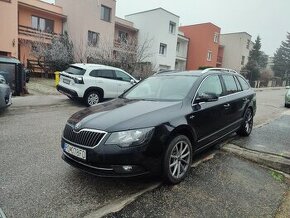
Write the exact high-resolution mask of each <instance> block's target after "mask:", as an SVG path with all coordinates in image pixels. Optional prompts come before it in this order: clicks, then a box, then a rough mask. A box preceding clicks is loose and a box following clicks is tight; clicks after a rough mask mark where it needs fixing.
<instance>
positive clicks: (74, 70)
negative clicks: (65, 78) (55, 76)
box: [64, 66, 86, 76]
mask: <svg viewBox="0 0 290 218" xmlns="http://www.w3.org/2000/svg"><path fill="white" fill-rule="evenodd" d="M64 72H66V73H69V74H72V75H81V76H82V75H84V74H85V72H86V70H85V69H83V68H80V67H75V66H70V67H69V68H67V69H66V70H65V71H64Z"/></svg>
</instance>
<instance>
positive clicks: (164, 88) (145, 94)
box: [123, 76, 197, 101]
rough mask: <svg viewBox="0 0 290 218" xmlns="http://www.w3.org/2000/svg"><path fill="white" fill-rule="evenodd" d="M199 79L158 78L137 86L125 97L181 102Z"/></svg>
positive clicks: (191, 77) (180, 77) (183, 77)
mask: <svg viewBox="0 0 290 218" xmlns="http://www.w3.org/2000/svg"><path fill="white" fill-rule="evenodd" d="M196 79H197V77H194V76H157V77H150V78H148V79H146V80H144V81H143V82H141V83H139V84H138V85H136V86H135V87H134V88H133V89H132V90H130V91H129V92H127V93H126V94H125V95H124V96H123V97H124V98H127V99H142V100H161V101H167V100H168V101H179V100H182V99H184V98H185V96H186V95H187V94H188V92H189V91H190V89H191V88H192V86H193V83H194V82H195V81H196Z"/></svg>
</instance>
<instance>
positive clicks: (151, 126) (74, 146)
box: [61, 68, 256, 184]
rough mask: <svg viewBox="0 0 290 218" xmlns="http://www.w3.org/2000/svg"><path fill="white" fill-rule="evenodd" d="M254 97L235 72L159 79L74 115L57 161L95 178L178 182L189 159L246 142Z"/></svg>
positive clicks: (216, 71)
mask: <svg viewBox="0 0 290 218" xmlns="http://www.w3.org/2000/svg"><path fill="white" fill-rule="evenodd" d="M255 112H256V94H255V92H254V91H253V90H252V89H251V87H250V85H249V84H248V82H247V81H246V80H245V78H244V77H242V76H241V75H240V74H238V73H236V72H235V71H232V70H228V69H221V68H211V69H207V70H204V71H201V70H197V71H189V72H169V73H168V72H164V73H159V74H156V75H154V76H152V77H149V78H148V79H146V80H143V81H142V82H140V83H138V84H137V85H136V86H134V87H132V88H131V89H129V90H128V91H127V92H125V93H124V94H122V95H121V96H120V97H119V98H117V99H114V100H112V101H109V102H104V103H102V104H100V105H97V106H94V107H90V108H87V109H85V110H82V111H80V112H78V113H76V114H74V115H73V116H72V117H71V118H70V119H69V120H68V122H67V124H66V126H65V129H64V132H63V137H62V142H61V147H62V149H63V155H62V158H63V159H64V160H65V161H66V162H67V163H69V164H70V165H72V166H75V167H77V168H79V169H81V170H84V171H87V172H89V173H92V174H95V175H100V176H106V177H108V176H113V177H114V176H119V177H128V176H137V175H143V174H148V173H150V174H154V175H161V176H162V177H163V178H164V180H165V181H166V182H168V183H172V184H176V183H178V182H180V181H182V180H183V179H184V178H185V177H186V175H187V173H188V171H189V169H190V166H191V161H192V158H193V155H197V154H198V153H199V152H200V151H202V150H203V149H205V148H208V147H210V146H212V145H214V144H216V143H217V142H218V141H219V140H221V139H223V138H225V137H226V136H228V135H229V134H232V133H234V132H236V133H237V134H238V135H241V136H249V135H250V134H251V131H252V128H253V117H254V115H255Z"/></svg>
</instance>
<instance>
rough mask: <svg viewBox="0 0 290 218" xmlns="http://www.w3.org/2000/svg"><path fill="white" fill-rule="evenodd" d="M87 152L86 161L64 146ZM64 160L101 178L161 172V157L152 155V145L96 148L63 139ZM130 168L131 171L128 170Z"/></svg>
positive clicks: (102, 146)
mask: <svg viewBox="0 0 290 218" xmlns="http://www.w3.org/2000/svg"><path fill="white" fill-rule="evenodd" d="M65 143H68V144H70V145H72V146H74V147H77V148H80V149H83V150H86V160H83V159H80V158H78V157H75V156H73V155H71V154H69V153H66V152H65V151H64V144H65ZM61 147H62V149H63V154H62V159H63V160H64V161H65V162H67V163H68V164H70V165H71V166H73V167H76V168H78V169H80V170H82V171H85V172H87V173H90V174H93V175H97V176H101V177H134V176H141V175H146V174H154V175H156V174H158V173H159V172H160V170H161V160H162V158H161V155H160V156H159V155H156V153H155V152H154V155H153V154H150V149H149V150H148V148H149V147H150V145H142V146H138V147H132V148H121V147H119V146H117V145H115V146H114V145H110V146H108V145H104V144H101V145H99V146H97V147H95V148H84V147H82V146H79V145H76V144H73V143H71V142H67V141H66V140H65V139H62V145H61ZM128 167H129V170H128Z"/></svg>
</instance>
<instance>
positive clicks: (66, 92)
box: [56, 85, 79, 98]
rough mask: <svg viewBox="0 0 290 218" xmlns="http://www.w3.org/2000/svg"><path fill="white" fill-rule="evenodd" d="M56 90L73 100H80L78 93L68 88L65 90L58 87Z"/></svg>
mask: <svg viewBox="0 0 290 218" xmlns="http://www.w3.org/2000/svg"><path fill="white" fill-rule="evenodd" d="M56 89H57V91H59V92H60V93H62V94H64V95H67V96H69V97H71V98H78V97H79V96H78V93H77V92H76V91H74V90H72V89H68V88H65V87H63V86H61V85H57V86H56Z"/></svg>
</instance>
